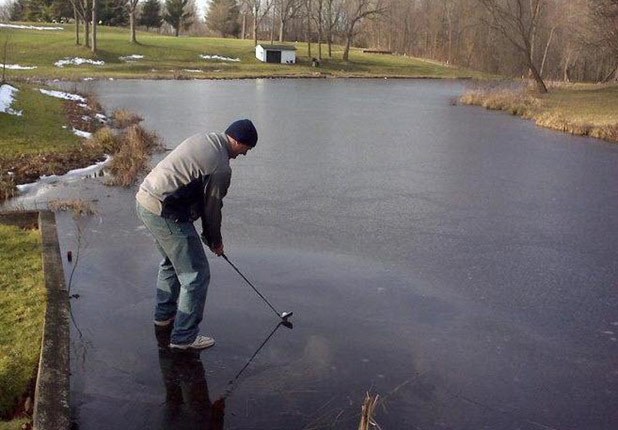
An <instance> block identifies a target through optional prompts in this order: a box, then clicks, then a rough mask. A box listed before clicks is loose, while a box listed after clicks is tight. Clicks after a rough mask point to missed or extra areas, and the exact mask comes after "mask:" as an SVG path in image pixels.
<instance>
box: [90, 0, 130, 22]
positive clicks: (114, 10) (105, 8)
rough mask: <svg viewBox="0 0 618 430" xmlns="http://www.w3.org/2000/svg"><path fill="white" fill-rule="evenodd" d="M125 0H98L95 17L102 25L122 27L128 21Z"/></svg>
mask: <svg viewBox="0 0 618 430" xmlns="http://www.w3.org/2000/svg"><path fill="white" fill-rule="evenodd" d="M125 4H126V1H125V0H98V1H97V18H98V21H99V22H100V23H101V24H103V25H109V26H112V27H123V26H125V25H127V24H128V23H129V12H128V11H127V8H126V7H125Z"/></svg>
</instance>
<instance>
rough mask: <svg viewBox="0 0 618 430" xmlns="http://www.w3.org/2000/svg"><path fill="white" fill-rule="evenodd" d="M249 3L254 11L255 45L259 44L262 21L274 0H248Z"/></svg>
mask: <svg viewBox="0 0 618 430" xmlns="http://www.w3.org/2000/svg"><path fill="white" fill-rule="evenodd" d="M248 3H249V5H250V6H251V10H252V11H253V46H257V41H258V29H259V26H260V22H261V21H262V20H263V19H264V17H265V16H266V15H268V12H269V11H270V8H271V7H272V3H273V2H272V0H248Z"/></svg>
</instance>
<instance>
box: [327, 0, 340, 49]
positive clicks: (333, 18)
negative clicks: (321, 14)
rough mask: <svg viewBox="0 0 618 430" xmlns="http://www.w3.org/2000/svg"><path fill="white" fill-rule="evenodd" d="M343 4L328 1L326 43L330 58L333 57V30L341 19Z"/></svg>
mask: <svg viewBox="0 0 618 430" xmlns="http://www.w3.org/2000/svg"><path fill="white" fill-rule="evenodd" d="M341 7H342V2H341V1H339V0H326V42H327V44H328V57H329V58H332V56H333V30H334V29H335V27H336V26H337V25H338V24H339V21H340V19H341Z"/></svg>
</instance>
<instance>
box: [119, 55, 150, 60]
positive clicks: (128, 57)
mask: <svg viewBox="0 0 618 430" xmlns="http://www.w3.org/2000/svg"><path fill="white" fill-rule="evenodd" d="M142 58H144V56H143V55H139V54H133V55H125V56H124V57H118V59H119V60H121V61H135V60H141V59H142Z"/></svg>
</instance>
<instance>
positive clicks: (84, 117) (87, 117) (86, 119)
mask: <svg viewBox="0 0 618 430" xmlns="http://www.w3.org/2000/svg"><path fill="white" fill-rule="evenodd" d="M82 121H92V118H90V117H89V116H88V115H82Z"/></svg>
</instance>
